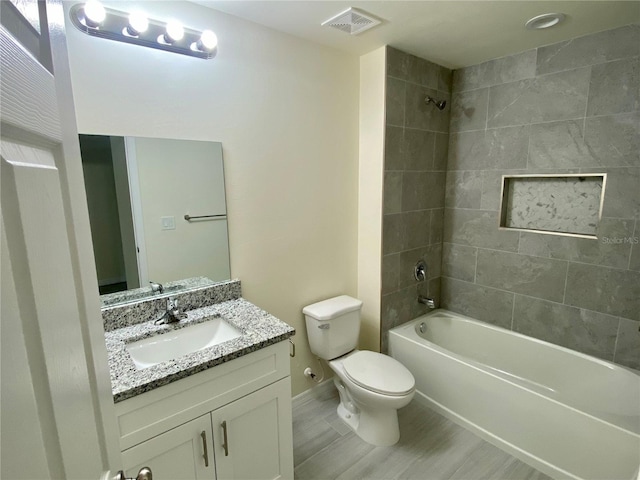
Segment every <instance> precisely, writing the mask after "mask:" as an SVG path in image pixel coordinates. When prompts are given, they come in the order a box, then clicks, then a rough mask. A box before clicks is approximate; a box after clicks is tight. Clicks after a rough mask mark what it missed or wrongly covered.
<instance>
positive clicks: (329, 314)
mask: <svg viewBox="0 0 640 480" xmlns="http://www.w3.org/2000/svg"><path fill="white" fill-rule="evenodd" d="M361 308H362V300H358V299H357V298H353V297H350V296H348V295H340V296H339V297H333V298H329V299H327V300H323V301H321V302H318V303H314V304H311V305H307V306H306V307H304V308H303V309H302V313H304V314H305V315H308V316H310V317H312V318H314V319H316V320H331V319H333V318H335V317H337V316H339V315H343V314H345V313H349V312H353V311H354V310H360V309H361Z"/></svg>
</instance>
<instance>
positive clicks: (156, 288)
mask: <svg viewBox="0 0 640 480" xmlns="http://www.w3.org/2000/svg"><path fill="white" fill-rule="evenodd" d="M149 283H150V284H151V291H152V292H154V293H162V292H164V286H163V285H162V284H161V283H158V282H149Z"/></svg>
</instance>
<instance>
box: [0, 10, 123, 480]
mask: <svg viewBox="0 0 640 480" xmlns="http://www.w3.org/2000/svg"><path fill="white" fill-rule="evenodd" d="M0 9H1V11H0V18H1V23H2V25H1V26H0V46H1V50H2V51H1V55H0V59H1V60H0V62H1V64H0V67H1V71H2V75H1V77H0V80H1V88H0V95H1V98H0V100H1V102H2V111H1V113H0V120H1V122H2V124H1V127H2V130H1V133H0V135H1V139H0V197H1V204H2V205H1V219H0V220H1V238H0V243H1V245H0V247H1V249H0V250H1V255H2V257H1V260H0V274H1V275H0V280H1V300H0V305H1V307H0V308H1V315H2V324H1V327H2V330H1V331H0V335H1V342H2V348H1V356H2V359H1V368H2V373H1V374H2V386H1V392H0V393H1V400H0V402H1V413H0V416H1V419H0V421H1V422H2V430H1V432H0V441H1V446H0V451H1V455H2V457H1V460H0V469H1V470H0V477H2V478H11V479H21V478H29V479H40V478H45V479H50V478H67V479H76V478H78V479H80V478H82V479H96V480H97V479H98V478H107V477H108V475H109V474H108V471H109V470H110V469H111V470H116V469H117V467H118V466H119V464H120V455H119V452H118V438H117V431H116V425H115V411H114V407H113V400H112V398H111V385H110V381H109V373H108V365H107V355H106V347H105V345H104V333H103V330H102V322H101V317H100V303H99V298H98V293H97V292H98V290H97V281H96V277H95V267H94V263H93V256H92V251H91V241H90V234H89V219H88V214H87V205H86V198H85V197H84V184H83V181H82V167H81V163H80V150H79V145H78V140H77V128H76V124H75V112H74V106H73V97H72V95H71V81H70V78H69V67H68V60H67V52H66V44H65V34H64V24H63V21H62V20H63V18H64V17H63V10H62V5H61V3H60V2H59V1H51V2H47V3H46V5H45V3H44V2H36V1H33V0H24V1H20V2H18V1H13V0H12V1H11V2H9V1H2V2H0ZM21 9H23V10H21ZM47 19H50V21H47ZM51 72H55V76H54V75H53V74H52V73H51Z"/></svg>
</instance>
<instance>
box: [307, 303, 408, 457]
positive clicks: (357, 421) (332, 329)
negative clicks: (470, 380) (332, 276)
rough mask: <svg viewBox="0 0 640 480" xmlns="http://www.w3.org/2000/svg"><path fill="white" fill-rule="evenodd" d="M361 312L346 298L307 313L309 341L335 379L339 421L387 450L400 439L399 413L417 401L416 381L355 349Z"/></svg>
mask: <svg viewBox="0 0 640 480" xmlns="http://www.w3.org/2000/svg"><path fill="white" fill-rule="evenodd" d="M361 308H362V302H361V301H360V300H358V299H355V298H352V297H349V296H347V295H342V296H340V297H335V298H330V299H328V300H324V301H322V302H318V303H314V304H313V305H309V306H307V307H305V308H304V309H303V313H304V314H305V319H306V326H307V338H308V339H309V345H310V347H311V351H312V352H313V353H314V354H315V355H317V356H318V357H319V358H322V359H324V360H327V361H328V363H329V366H330V367H331V369H332V370H333V372H334V373H335V374H336V376H335V378H334V384H335V386H336V388H337V389H338V392H339V394H340V404H339V405H338V416H339V417H340V418H341V419H342V421H343V422H344V423H346V424H347V425H348V426H349V427H350V428H351V429H352V430H353V431H354V432H355V433H356V434H357V435H358V436H359V437H360V438H362V439H363V440H364V441H366V442H368V443H371V444H372V445H377V446H389V445H393V444H395V443H396V442H397V441H398V439H399V438H400V429H399V426H398V409H399V408H402V407H404V406H406V405H407V404H408V403H409V402H410V401H411V399H412V398H413V395H414V392H415V379H414V378H413V375H412V374H411V372H409V370H407V368H406V367H404V365H402V364H401V363H400V362H398V361H397V360H395V359H394V358H391V357H389V356H387V355H383V354H381V353H377V352H371V351H367V350H357V349H356V345H357V342H358V336H359V332H360V309H361Z"/></svg>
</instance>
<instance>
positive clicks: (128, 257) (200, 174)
mask: <svg viewBox="0 0 640 480" xmlns="http://www.w3.org/2000/svg"><path fill="white" fill-rule="evenodd" d="M80 149H81V153H82V166H83V172H84V180H85V186H86V191H87V203H88V206H89V220H90V223H91V236H92V240H93V249H94V254H95V259H96V270H97V274H98V285H99V287H100V294H101V295H103V297H102V298H103V305H106V304H112V303H116V301H115V300H114V299H117V298H121V299H122V300H123V301H128V300H131V299H132V298H136V299H139V298H143V297H144V296H145V294H146V293H148V294H149V295H151V294H152V291H151V287H150V282H154V283H158V284H163V285H164V284H170V285H173V286H176V288H177V289H180V288H182V287H180V285H184V289H188V288H190V287H191V288H197V287H200V286H203V284H206V283H207V282H208V281H211V282H210V283H214V282H218V281H223V280H228V279H229V278H230V276H231V274H230V265H229V240H228V238H229V237H228V230H227V208H226V199H225V183H224V167H223V161H222V145H221V144H220V143H217V142H201V141H194V140H173V139H164V138H142V137H116V136H103V135H80ZM191 277H206V278H198V279H197V281H187V282H177V281H178V280H183V279H188V278H191ZM132 289H136V290H137V291H136V292H129V294H128V295H125V294H123V295H114V293H116V292H123V291H128V290H132ZM105 294H108V295H107V296H106V297H105V296H104V295H105ZM105 300H106V301H105Z"/></svg>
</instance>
